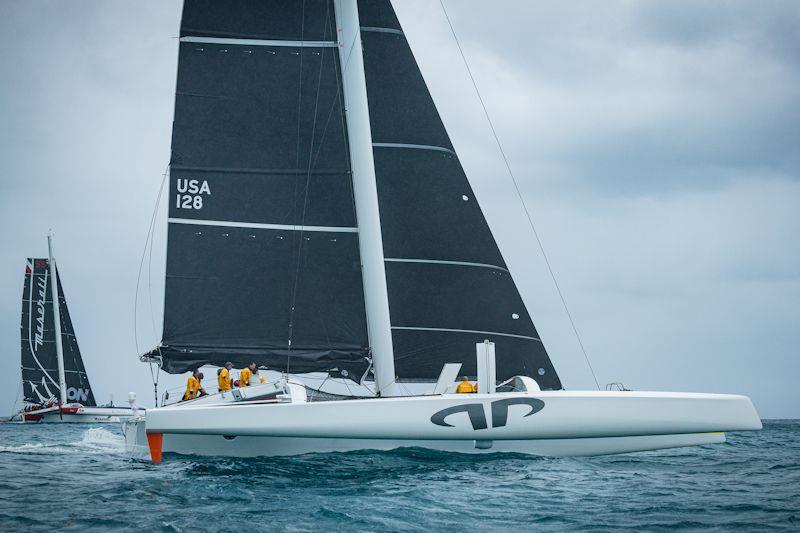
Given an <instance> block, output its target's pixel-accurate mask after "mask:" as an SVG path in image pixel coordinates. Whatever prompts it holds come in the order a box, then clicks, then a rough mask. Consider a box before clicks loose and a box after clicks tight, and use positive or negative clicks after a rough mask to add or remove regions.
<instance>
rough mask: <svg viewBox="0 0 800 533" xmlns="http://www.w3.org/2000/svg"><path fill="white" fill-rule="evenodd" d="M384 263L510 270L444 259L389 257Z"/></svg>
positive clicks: (486, 264) (485, 264)
mask: <svg viewBox="0 0 800 533" xmlns="http://www.w3.org/2000/svg"><path fill="white" fill-rule="evenodd" d="M384 261H386V262H388V263H430V264H434V265H456V266H471V267H479V268H491V269H494V270H502V271H503V272H508V269H507V268H505V267H501V266H497V265H490V264H488V263H472V262H469V261H445V260H443V259H400V258H397V257H387V258H385V259H384Z"/></svg>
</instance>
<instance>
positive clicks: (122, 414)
mask: <svg viewBox="0 0 800 533" xmlns="http://www.w3.org/2000/svg"><path fill="white" fill-rule="evenodd" d="M132 414H133V411H131V409H129V408H126V407H84V406H80V407H65V408H63V409H61V410H60V411H59V408H58V407H54V408H50V409H42V410H40V411H23V412H19V413H17V414H16V415H14V416H13V417H11V422H24V423H27V424H30V423H43V424H48V423H71V424H113V423H117V422H122V421H123V420H128V419H129V418H130V417H131V416H132Z"/></svg>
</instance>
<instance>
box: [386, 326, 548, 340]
mask: <svg viewBox="0 0 800 533" xmlns="http://www.w3.org/2000/svg"><path fill="white" fill-rule="evenodd" d="M392 329H398V330H408V331H445V332H449V333H480V334H481V335H499V336H501V337H515V338H517V339H528V340H531V341H538V342H542V340H541V339H539V338H538V337H530V336H528V335H517V334H516V333H500V332H499V331H480V330H476V329H453V328H423V327H418V326H392Z"/></svg>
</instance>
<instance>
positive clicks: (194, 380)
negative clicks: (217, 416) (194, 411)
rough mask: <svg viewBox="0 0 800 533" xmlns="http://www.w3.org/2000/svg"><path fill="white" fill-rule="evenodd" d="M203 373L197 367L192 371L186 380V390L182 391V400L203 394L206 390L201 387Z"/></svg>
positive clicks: (192, 398)
mask: <svg viewBox="0 0 800 533" xmlns="http://www.w3.org/2000/svg"><path fill="white" fill-rule="evenodd" d="M202 381H203V373H202V372H200V370H199V369H197V370H195V371H194V372H192V375H191V376H189V379H187V380H186V392H184V393H183V399H184V400H194V399H195V398H197V397H198V396H205V395H206V394H207V393H206V390H205V389H204V388H203V384H202Z"/></svg>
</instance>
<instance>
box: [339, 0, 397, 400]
mask: <svg viewBox="0 0 800 533" xmlns="http://www.w3.org/2000/svg"><path fill="white" fill-rule="evenodd" d="M335 6H336V22H337V31H338V33H339V58H340V63H341V65H342V92H343V96H344V104H345V111H346V112H345V116H346V121H347V132H348V138H349V141H350V142H349V147H350V161H351V170H352V180H353V196H354V199H355V208H356V217H357V219H358V243H359V249H360V252H361V268H362V276H363V281H364V300H365V305H366V312H367V332H368V334H369V343H370V346H371V347H372V362H373V369H374V372H375V392H376V394H378V395H380V396H399V395H400V393H399V390H398V387H397V385H396V384H395V370H394V348H393V346H392V326H391V320H390V317H389V297H388V292H387V289H386V270H385V266H384V265H385V263H384V257H383V237H382V235H381V220H380V212H379V210H378V190H377V185H376V183H375V161H374V158H373V154H372V130H371V128H370V118H369V105H368V102H367V85H366V79H365V77H364V57H363V54H362V45H361V27H360V23H359V17H358V3H357V1H356V0H342V1H341V2H335Z"/></svg>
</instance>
